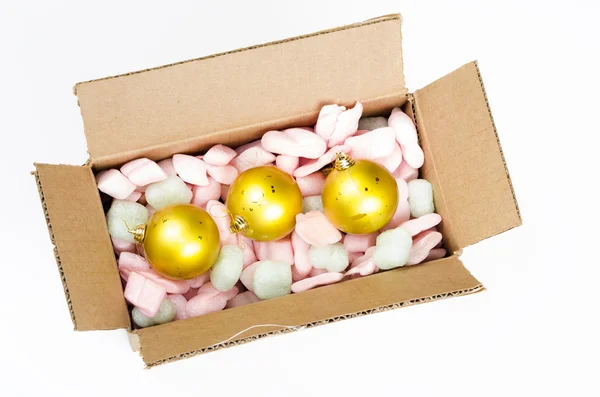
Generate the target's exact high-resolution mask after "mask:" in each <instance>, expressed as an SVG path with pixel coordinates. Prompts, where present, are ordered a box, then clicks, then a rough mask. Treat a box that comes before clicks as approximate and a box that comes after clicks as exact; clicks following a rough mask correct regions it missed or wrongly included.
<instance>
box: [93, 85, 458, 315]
mask: <svg viewBox="0 0 600 397" xmlns="http://www.w3.org/2000/svg"><path fill="white" fill-rule="evenodd" d="M362 103H363V104H364V107H365V110H364V112H363V116H366V117H371V116H384V117H388V116H389V115H390V113H391V111H392V109H393V108H394V107H400V108H401V109H402V110H403V111H404V112H405V113H407V114H408V115H409V116H410V117H412V118H413V120H415V117H414V109H413V100H412V97H411V96H410V95H403V94H399V95H397V96H395V97H386V98H376V99H373V100H367V101H364V102H362ZM350 106H352V104H350ZM318 113H319V112H318V110H315V112H313V113H312V114H310V115H299V116H297V117H295V118H293V119H289V120H274V121H271V122H267V123H263V124H261V125H260V126H258V125H252V126H246V127H243V128H239V129H237V130H236V131H235V133H232V132H230V131H224V132H216V133H212V134H208V135H203V136H200V137H197V139H195V140H194V142H188V144H187V145H186V147H187V150H185V151H181V148H182V145H181V142H173V143H170V144H165V145H161V147H156V148H147V149H144V150H142V151H140V152H139V157H148V158H152V159H155V160H162V159H165V158H169V157H171V156H173V155H174V154H177V153H182V152H185V153H191V154H196V155H198V154H202V153H203V152H204V151H206V150H208V149H209V148H210V147H211V146H213V145H215V144H217V143H221V144H226V145H230V146H232V147H237V146H239V145H242V144H245V143H248V142H250V141H253V140H256V139H259V138H260V137H261V136H262V135H263V134H264V133H265V132H266V131H269V130H273V129H285V128H291V127H306V126H312V125H314V124H315V123H316V120H317V116H318ZM415 124H416V123H415ZM417 131H418V126H417ZM418 132H419V131H418ZM419 133H420V132H419ZM191 148H193V150H192V149H191ZM115 161H116V159H115ZM425 162H426V163H427V158H426V160H425ZM106 165H110V166H111V167H117V168H118V167H120V166H121V165H122V163H115V164H110V163H108V164H106ZM103 168H104V167H98V168H96V169H95V171H96V172H97V171H99V170H101V169H103ZM434 173H435V168H433V167H427V166H426V165H424V166H423V167H422V168H421V169H420V176H419V177H420V178H424V179H427V180H429V181H435V180H436V178H435V175H434ZM432 183H433V184H435V183H434V182H432ZM102 201H103V206H104V209H105V211H106V210H107V209H108V207H109V206H110V202H111V199H110V197H108V196H106V195H104V194H102ZM434 203H435V204H436V212H438V206H437V203H436V202H435V196H434ZM438 213H439V212H438ZM440 215H441V216H442V223H443V219H444V214H443V213H440ZM441 227H443V226H441ZM449 233H450V235H446V234H449ZM443 234H444V241H443V247H444V248H446V250H447V252H449V253H450V254H451V253H452V252H453V251H452V250H451V249H448V247H447V245H446V244H447V241H452V238H453V237H452V235H451V229H450V228H449V227H446V228H444V229H443ZM131 324H132V325H134V323H133V321H132V322H131Z"/></svg>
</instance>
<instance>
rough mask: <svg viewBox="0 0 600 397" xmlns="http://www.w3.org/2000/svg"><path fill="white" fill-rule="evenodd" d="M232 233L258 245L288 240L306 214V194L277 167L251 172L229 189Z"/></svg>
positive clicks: (228, 201) (239, 177)
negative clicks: (281, 239) (283, 239)
mask: <svg viewBox="0 0 600 397" xmlns="http://www.w3.org/2000/svg"><path fill="white" fill-rule="evenodd" d="M225 204H226V206H227V209H228V210H229V212H230V215H231V227H230V231H231V232H232V233H241V234H242V235H244V236H246V237H248V238H250V239H253V240H256V241H272V240H278V239H280V238H282V237H285V236H287V235H288V234H290V233H291V232H292V230H294V226H296V215H297V214H299V213H301V212H302V193H301V192H300V188H299V187H298V185H297V184H296V181H295V180H294V178H292V177H291V176H290V175H289V174H287V173H286V172H284V171H282V170H280V169H279V168H276V167H273V166H263V167H256V168H250V169H249V170H246V171H244V172H242V173H241V174H240V175H238V177H237V178H236V179H235V181H234V182H233V184H232V185H231V186H230V187H229V192H228V193H227V201H226V203H225Z"/></svg>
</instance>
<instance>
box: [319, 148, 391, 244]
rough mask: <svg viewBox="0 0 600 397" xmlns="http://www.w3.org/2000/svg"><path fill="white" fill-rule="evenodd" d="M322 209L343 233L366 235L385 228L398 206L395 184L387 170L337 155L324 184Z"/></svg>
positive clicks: (377, 165)
mask: <svg viewBox="0 0 600 397" xmlns="http://www.w3.org/2000/svg"><path fill="white" fill-rule="evenodd" d="M322 198H323V210H324V212H325V215H326V216H327V218H328V219H329V221H330V222H331V223H332V224H333V225H334V226H335V227H337V228H338V229H340V230H341V231H343V232H346V233H351V234H368V233H372V232H375V231H377V230H379V229H381V228H382V227H384V226H385V225H386V224H387V223H388V222H389V221H390V220H391V219H392V217H393V216H394V213H395V212H396V208H397V207H398V185H397V184H396V181H395V180H394V177H393V176H392V175H391V174H390V173H389V171H388V170H387V169H385V168H384V167H382V166H381V165H379V164H377V163H374V162H372V161H369V160H353V159H352V158H350V157H349V156H347V155H346V154H344V153H338V154H337V155H336V159H335V162H334V163H333V169H332V170H331V172H330V173H329V175H327V178H326V179H325V186H324V187H323V193H322Z"/></svg>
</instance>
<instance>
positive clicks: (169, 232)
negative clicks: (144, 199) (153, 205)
mask: <svg viewBox="0 0 600 397" xmlns="http://www.w3.org/2000/svg"><path fill="white" fill-rule="evenodd" d="M134 237H135V240H136V241H137V242H138V243H139V244H141V245H142V247H143V248H144V252H145V253H146V259H147V260H148V262H149V263H150V266H152V268H153V269H154V270H155V271H156V272H157V273H158V274H160V275H162V276H164V277H167V278H170V279H174V280H188V279H191V278H194V277H197V276H199V275H201V274H202V273H204V272H206V271H207V270H208V269H210V268H211V266H212V265H213V264H214V263H215V261H216V260H217V256H218V255H219V249H220V236H219V229H217V225H216V224H215V221H214V220H213V219H212V218H211V217H210V215H208V213H207V212H206V211H204V210H203V209H202V208H199V207H196V206H194V205H191V204H180V205H173V206H170V207H165V208H163V209H160V210H158V211H156V212H155V213H154V214H153V215H152V216H151V217H150V219H149V220H148V222H147V223H146V224H145V225H140V226H138V227H136V228H135V230H134Z"/></svg>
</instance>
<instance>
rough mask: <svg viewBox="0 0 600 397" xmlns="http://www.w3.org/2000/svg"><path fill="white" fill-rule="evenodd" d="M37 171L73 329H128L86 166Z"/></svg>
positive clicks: (48, 167) (46, 166)
mask: <svg viewBox="0 0 600 397" xmlns="http://www.w3.org/2000/svg"><path fill="white" fill-rule="evenodd" d="M35 166H36V171H35V173H34V175H35V177H36V182H37V185H38V189H39V192H40V199H41V201H42V207H43V210H44V215H45V217H46V222H47V224H48V231H49V233H50V238H51V240H52V243H53V244H54V255H55V257H56V263H57V265H58V270H59V273H60V277H61V280H62V282H63V287H64V290H65V295H66V298H67V304H68V305H69V311H70V312H71V319H72V320H73V325H74V326H75V329H77V330H80V331H83V330H95V329H114V328H129V327H130V322H129V313H128V311H127V305H126V303H125V299H124V298H123V289H122V286H121V279H120V276H119V272H118V270H117V264H116V261H115V255H114V253H113V250H112V245H111V242H110V237H109V235H108V229H107V226H106V220H105V218H104V211H103V209H102V204H101V202H100V196H99V193H98V188H97V187H96V180H95V179H94V175H93V173H92V170H91V168H90V167H88V166H69V165H49V164H36V165H35Z"/></svg>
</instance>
